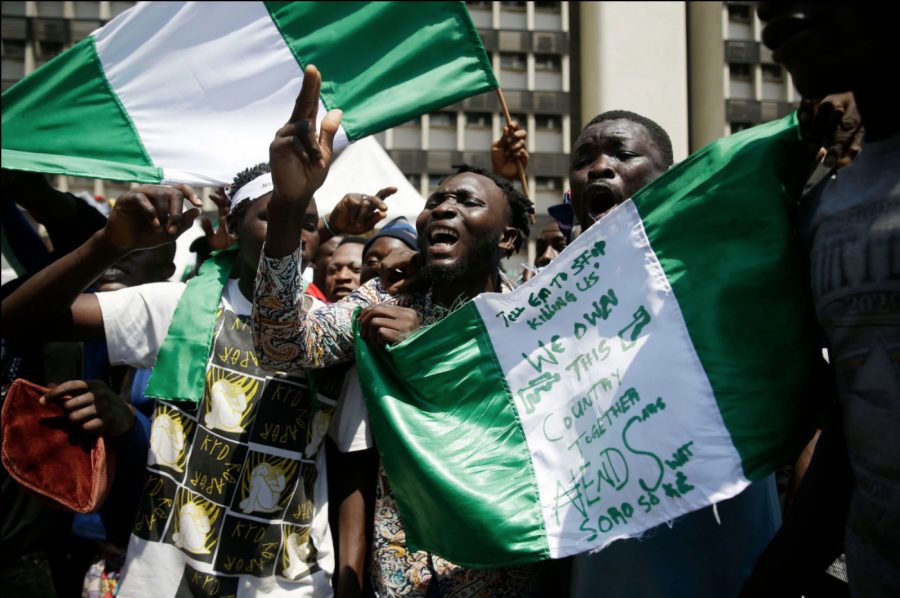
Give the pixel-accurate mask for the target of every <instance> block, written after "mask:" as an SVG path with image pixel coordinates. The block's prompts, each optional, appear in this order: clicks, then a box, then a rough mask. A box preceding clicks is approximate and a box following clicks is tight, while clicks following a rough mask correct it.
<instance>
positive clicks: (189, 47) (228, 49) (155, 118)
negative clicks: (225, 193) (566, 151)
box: [2, 2, 498, 185]
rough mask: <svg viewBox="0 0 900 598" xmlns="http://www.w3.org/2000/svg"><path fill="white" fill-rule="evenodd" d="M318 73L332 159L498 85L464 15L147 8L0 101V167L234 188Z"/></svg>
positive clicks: (394, 5) (368, 7) (276, 6)
mask: <svg viewBox="0 0 900 598" xmlns="http://www.w3.org/2000/svg"><path fill="white" fill-rule="evenodd" d="M309 64H315V65H316V66H317V67H318V68H319V71H320V72H321V73H322V77H323V83H322V89H321V93H320V111H319V112H320V113H319V119H320V120H321V118H322V117H323V116H324V113H325V112H326V110H327V109H332V108H340V109H341V110H343V111H344V120H343V123H342V128H341V130H340V131H339V132H338V135H337V137H336V138H335V144H336V145H337V146H338V147H341V146H343V145H346V144H347V143H348V142H350V141H354V140H356V139H360V138H362V137H365V136H367V135H371V134H373V133H376V132H378V131H381V130H384V129H386V128H389V127H392V126H394V125H397V124H400V123H402V122H405V121H408V120H410V119H412V118H414V117H416V116H418V115H420V114H423V113H426V112H429V111H431V110H435V109H437V108H440V107H442V106H446V105H449V104H452V103H454V102H458V101H460V100H462V99H464V98H466V97H468V96H471V95H474V94H477V93H482V92H485V91H489V90H492V89H496V88H497V87H498V84H497V80H496V78H495V77H494V74H493V71H492V70H491V65H490V61H489V59H488V58H487V54H486V53H485V50H484V47H483V45H482V44H481V40H480V38H479V37H478V32H477V31H476V29H475V27H474V25H473V23H472V21H471V18H470V17H469V14H468V12H467V10H466V8H465V4H464V3H462V2H412V3H408V2H228V3H225V2H142V3H140V4H138V5H136V6H135V7H133V8H131V9H129V10H127V11H125V12H124V13H122V14H121V15H119V16H118V17H116V18H115V19H113V20H112V21H110V22H109V23H108V24H106V25H105V26H104V27H102V28H100V29H98V30H97V31H95V32H93V33H92V34H91V35H90V36H89V37H88V38H86V39H84V40H82V41H81V42H78V43H77V44H75V46H73V47H72V48H70V49H69V50H67V51H65V52H63V53H62V54H60V55H59V56H57V57H56V58H54V59H53V60H51V61H50V62H48V63H47V64H45V65H44V66H42V67H41V68H39V69H38V70H36V71H35V72H34V73H32V74H30V75H29V76H27V77H25V78H24V79H22V80H21V81H19V82H17V83H16V84H15V85H13V86H12V87H11V88H9V89H8V90H7V91H6V92H4V93H3V96H2V103H3V117H2V125H3V143H2V147H3V154H2V163H3V167H4V168H11V169H19V170H29V171H39V172H47V173H55V174H66V175H73V176H83V177H95V178H105V179H114V180H126V181H131V182H139V183H161V182H164V183H189V184H197V185H224V184H228V183H230V182H231V180H232V178H233V176H234V175H235V174H236V173H237V172H239V171H240V170H242V169H244V168H247V167H248V166H252V165H253V164H256V163H259V162H265V161H267V160H268V147H269V143H270V142H271V140H272V138H273V136H274V134H275V131H276V130H277V129H278V128H279V127H281V126H282V125H283V124H284V121H285V119H286V118H287V117H288V115H290V114H291V110H292V108H293V105H294V101H295V99H296V97H297V94H298V93H299V91H300V86H301V83H302V80H303V71H304V69H305V67H306V66H307V65H309Z"/></svg>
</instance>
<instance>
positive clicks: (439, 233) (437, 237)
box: [430, 227, 459, 243]
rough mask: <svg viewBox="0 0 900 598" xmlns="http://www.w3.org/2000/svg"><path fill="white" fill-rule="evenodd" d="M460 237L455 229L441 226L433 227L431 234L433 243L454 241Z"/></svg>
mask: <svg viewBox="0 0 900 598" xmlns="http://www.w3.org/2000/svg"><path fill="white" fill-rule="evenodd" d="M458 238H459V236H458V235H457V234H456V232H455V231H453V230H450V229H449V228H441V227H439V228H435V229H433V230H432V231H431V235H430V240H431V242H432V243H454V242H456V240H457V239H458Z"/></svg>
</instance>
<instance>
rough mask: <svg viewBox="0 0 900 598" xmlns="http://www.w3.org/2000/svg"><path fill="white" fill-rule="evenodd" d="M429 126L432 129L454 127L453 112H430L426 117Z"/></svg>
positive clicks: (454, 115) (454, 114)
mask: <svg viewBox="0 0 900 598" xmlns="http://www.w3.org/2000/svg"><path fill="white" fill-rule="evenodd" d="M428 122H429V126H430V127H431V128H432V129H439V128H453V129H456V113H455V112H432V113H431V115H430V116H429V117H428Z"/></svg>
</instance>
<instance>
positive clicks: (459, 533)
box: [357, 115, 817, 567]
mask: <svg viewBox="0 0 900 598" xmlns="http://www.w3.org/2000/svg"><path fill="white" fill-rule="evenodd" d="M806 166H807V158H806V154H805V151H804V148H803V144H802V142H801V140H800V137H799V133H798V129H797V124H796V117H795V116H793V115H792V116H790V117H788V118H786V119H783V120H781V121H776V122H773V123H769V124H767V125H763V126H759V127H755V128H753V129H750V130H748V131H745V132H742V133H739V134H736V135H733V136H731V137H728V138H725V139H722V140H719V141H717V142H715V143H713V144H711V145H710V146H707V147H706V148H703V149H702V150H700V151H698V152H697V153H695V154H693V155H692V156H690V157H689V158H688V159H687V160H685V161H684V162H683V163H681V164H679V165H677V166H676V167H674V168H672V169H671V170H670V171H669V172H667V173H666V174H664V175H663V176H661V177H660V178H659V179H657V180H656V181H654V182H653V183H652V184H650V185H648V186H647V187H646V188H644V189H643V190H642V191H641V192H639V193H638V194H637V195H636V196H635V197H634V198H633V199H632V200H629V201H627V202H625V203H624V204H622V205H620V206H618V207H616V208H615V209H614V210H613V211H612V212H610V213H609V214H608V215H606V216H605V217H604V218H603V219H601V221H600V222H598V223H597V224H595V225H594V226H592V227H591V228H590V229H589V230H588V231H586V232H585V233H584V234H583V235H581V236H580V237H578V238H577V239H576V240H575V241H574V242H573V243H572V244H571V245H570V246H569V247H568V248H567V249H566V250H565V251H564V252H563V253H562V254H561V255H560V256H559V257H558V258H557V259H556V260H555V261H554V262H552V263H551V264H550V265H549V266H548V267H547V268H546V269H544V270H543V271H542V272H541V273H540V274H539V275H538V276H536V277H535V278H533V279H531V280H530V281H528V283H526V284H525V285H523V286H521V287H519V288H518V289H516V290H515V291H513V292H511V293H507V294H484V295H480V296H478V297H477V298H475V299H474V300H473V301H471V302H469V303H467V304H466V305H465V306H464V307H462V308H461V309H459V310H458V311H456V312H454V313H453V314H451V315H449V316H448V317H447V318H445V319H443V320H441V321H440V322H438V323H436V324H434V325H432V326H430V327H427V328H425V329H423V330H421V331H419V332H417V333H416V334H415V335H413V336H412V337H410V338H409V339H407V340H406V341H404V342H402V343H400V344H398V345H395V346H393V347H389V348H388V349H387V350H381V349H375V348H372V347H369V346H368V345H367V344H366V342H365V341H364V340H363V339H361V338H358V339H357V367H358V370H359V375H360V381H361V383H362V386H363V390H364V392H365V395H366V400H367V404H368V406H369V413H370V419H371V423H372V427H373V431H374V433H375V437H376V441H377V443H378V447H379V451H380V452H381V455H382V460H383V464H384V467H385V470H386V472H387V474H388V478H389V480H390V483H391V488H392V491H393V493H394V495H395V497H396V499H397V502H398V505H399V507H400V513H401V516H402V519H403V522H404V525H405V526H406V533H407V540H408V542H409V544H410V545H411V546H413V547H417V548H423V549H427V550H429V551H432V552H435V553H437V554H439V555H441V556H443V557H444V558H447V559H449V560H451V561H453V562H456V563H459V564H461V565H467V566H472V567H500V566H509V565H517V564H523V563H527V562H532V561H536V560H540V559H544V558H558V557H564V556H568V555H572V554H577V553H580V552H585V551H588V550H597V549H601V548H602V547H604V546H605V545H607V544H609V543H610V542H612V541H614V540H616V539H619V538H627V537H633V536H636V535H639V534H641V533H642V532H644V531H646V530H647V529H650V528H652V527H654V526H656V525H659V524H661V523H664V522H667V521H671V520H673V519H675V518H677V517H679V516H681V515H684V514H686V513H689V512H691V511H694V510H696V509H699V508H702V507H704V506H707V505H709V504H714V503H716V502H719V501H721V500H725V499H727V498H730V497H732V496H735V495H736V494H738V493H739V492H741V491H742V490H743V489H744V488H746V486H747V485H748V484H749V483H750V481H751V480H756V479H760V478H762V477H764V476H765V475H767V474H769V473H770V472H771V471H772V470H773V469H774V468H775V467H777V466H779V465H781V464H782V463H784V462H785V461H786V460H788V459H790V458H792V457H793V456H794V455H795V454H796V452H797V451H798V450H799V447H800V445H801V444H802V443H803V441H804V439H805V434H806V433H807V432H808V431H809V424H810V422H809V413H810V410H809V409H808V407H809V405H808V402H807V397H808V393H807V391H806V384H807V383H808V376H809V375H810V372H811V368H812V365H813V363H814V361H813V360H814V358H815V355H816V352H817V344H816V336H815V334H814V326H813V318H812V309H811V303H810V301H809V298H808V286H807V284H806V275H805V274H804V272H805V269H804V267H803V264H802V261H801V260H800V259H799V253H798V251H797V246H796V243H797V239H796V238H795V236H794V234H793V229H792V226H791V222H790V218H789V213H790V208H791V204H792V202H793V201H795V200H796V198H797V197H798V196H799V192H800V190H801V188H802V184H803V175H804V174H805V172H806V169H807V168H806Z"/></svg>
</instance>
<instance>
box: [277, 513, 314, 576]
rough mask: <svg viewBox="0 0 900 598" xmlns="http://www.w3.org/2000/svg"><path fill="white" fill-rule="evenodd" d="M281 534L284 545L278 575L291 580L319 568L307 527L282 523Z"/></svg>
mask: <svg viewBox="0 0 900 598" xmlns="http://www.w3.org/2000/svg"><path fill="white" fill-rule="evenodd" d="M281 534H282V536H283V537H284V546H283V547H282V549H281V559H280V561H279V568H278V575H280V576H281V577H284V578H285V579H289V580H292V581H293V580H297V579H300V578H302V577H306V576H307V575H309V574H310V573H314V572H316V571H318V570H319V565H318V563H317V562H316V554H317V551H316V546H315V543H313V541H312V538H311V537H310V535H309V527H306V526H304V527H300V526H297V525H288V524H284V525H282V526H281Z"/></svg>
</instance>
